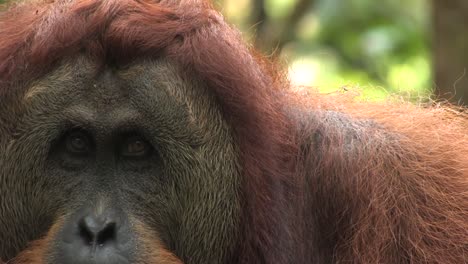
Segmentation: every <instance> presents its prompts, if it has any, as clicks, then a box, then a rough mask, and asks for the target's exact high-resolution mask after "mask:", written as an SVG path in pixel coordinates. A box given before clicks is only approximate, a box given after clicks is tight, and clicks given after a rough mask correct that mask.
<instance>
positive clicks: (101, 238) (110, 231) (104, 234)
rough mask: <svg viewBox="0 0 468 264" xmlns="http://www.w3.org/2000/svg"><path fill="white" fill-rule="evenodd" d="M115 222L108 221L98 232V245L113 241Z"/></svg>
mask: <svg viewBox="0 0 468 264" xmlns="http://www.w3.org/2000/svg"><path fill="white" fill-rule="evenodd" d="M115 229H116V228H115V223H113V222H112V223H108V224H107V225H106V226H105V227H104V229H103V230H102V231H101V232H99V233H98V236H97V239H96V242H97V244H98V245H100V246H102V245H104V244H106V243H107V242H110V241H115V234H116V230H115Z"/></svg>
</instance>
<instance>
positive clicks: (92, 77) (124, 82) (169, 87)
mask: <svg viewBox="0 0 468 264" xmlns="http://www.w3.org/2000/svg"><path fill="white" fill-rule="evenodd" d="M189 78H190V81H188V79H189ZM195 79H196V78H195V76H191V77H189V76H187V74H184V73H183V72H182V71H181V70H180V69H179V67H178V66H177V65H176V64H175V63H173V62H170V61H168V60H140V61H136V62H133V63H131V64H129V65H126V66H124V67H118V66H116V65H103V64H101V63H99V62H95V61H93V60H90V59H88V58H86V57H81V56H80V57H75V58H73V59H67V60H65V61H64V62H63V63H62V64H61V65H60V66H58V67H57V68H56V69H54V70H53V71H52V72H50V73H49V74H47V75H46V76H45V77H43V78H39V79H38V80H36V81H34V82H33V83H32V85H31V86H30V87H28V88H27V89H26V90H27V91H26V93H25V96H24V99H25V101H31V100H34V98H35V97H39V96H41V95H45V94H60V93H74V92H79V93H87V94H93V93H95V92H99V96H101V97H105V98H112V97H115V96H116V95H118V94H128V90H135V89H139V88H141V89H152V90H153V89H154V90H161V91H164V92H165V93H167V94H169V95H171V96H173V97H174V98H177V99H178V100H182V99H183V98H185V97H187V96H189V95H188V94H187V93H189V91H187V86H191V87H193V86H194V85H195V86H201V85H200V82H197V81H195ZM197 84H198V85H197ZM185 99H186V98H185ZM185 99H184V100H185Z"/></svg>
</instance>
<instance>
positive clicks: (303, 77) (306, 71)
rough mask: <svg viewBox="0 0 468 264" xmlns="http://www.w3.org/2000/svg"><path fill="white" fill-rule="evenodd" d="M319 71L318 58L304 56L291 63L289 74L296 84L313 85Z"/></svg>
mask: <svg viewBox="0 0 468 264" xmlns="http://www.w3.org/2000/svg"><path fill="white" fill-rule="evenodd" d="M319 71H320V65H319V63H318V61H317V60H315V59H313V58H307V57H303V58H300V59H297V60H295V61H293V62H292V63H291V66H290V67H289V72H288V75H289V79H290V80H291V82H292V84H294V85H303V86H311V85H313V84H314V83H315V82H316V80H317V76H318V74H319Z"/></svg>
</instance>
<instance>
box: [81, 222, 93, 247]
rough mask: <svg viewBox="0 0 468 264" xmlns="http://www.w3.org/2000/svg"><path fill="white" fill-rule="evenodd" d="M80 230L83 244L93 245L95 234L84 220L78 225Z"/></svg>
mask: <svg viewBox="0 0 468 264" xmlns="http://www.w3.org/2000/svg"><path fill="white" fill-rule="evenodd" d="M78 229H79V233H80V237H81V238H82V239H83V242H84V243H85V244H87V245H92V244H93V242H94V234H93V233H92V232H91V230H89V228H88V226H87V225H86V222H85V221H84V220H81V221H80V222H79V223H78Z"/></svg>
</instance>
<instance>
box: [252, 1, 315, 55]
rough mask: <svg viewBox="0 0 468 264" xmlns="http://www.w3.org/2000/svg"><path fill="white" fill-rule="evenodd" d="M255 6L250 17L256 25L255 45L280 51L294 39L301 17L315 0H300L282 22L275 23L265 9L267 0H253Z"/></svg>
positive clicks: (267, 49)
mask: <svg viewBox="0 0 468 264" xmlns="http://www.w3.org/2000/svg"><path fill="white" fill-rule="evenodd" d="M253 2H254V7H253V10H252V15H251V18H250V22H251V24H253V25H255V29H256V37H255V45H256V46H257V47H258V48H260V49H262V50H263V51H265V52H269V53H271V52H275V53H279V52H280V51H281V49H282V48H283V47H284V45H286V44H287V43H288V42H290V41H291V40H293V39H294V37H295V32H294V31H295V29H296V28H297V25H298V23H299V22H300V21H301V19H302V18H303V17H304V16H305V15H306V14H307V12H308V11H309V9H310V8H311V7H312V6H313V4H314V2H315V1H314V0H298V1H297V3H296V5H295V6H294V8H293V10H292V12H291V13H290V14H289V15H288V16H287V17H286V18H285V19H283V20H282V21H281V22H282V23H281V24H279V23H274V21H273V20H272V19H271V18H269V17H268V16H267V14H266V11H265V0H253Z"/></svg>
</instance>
